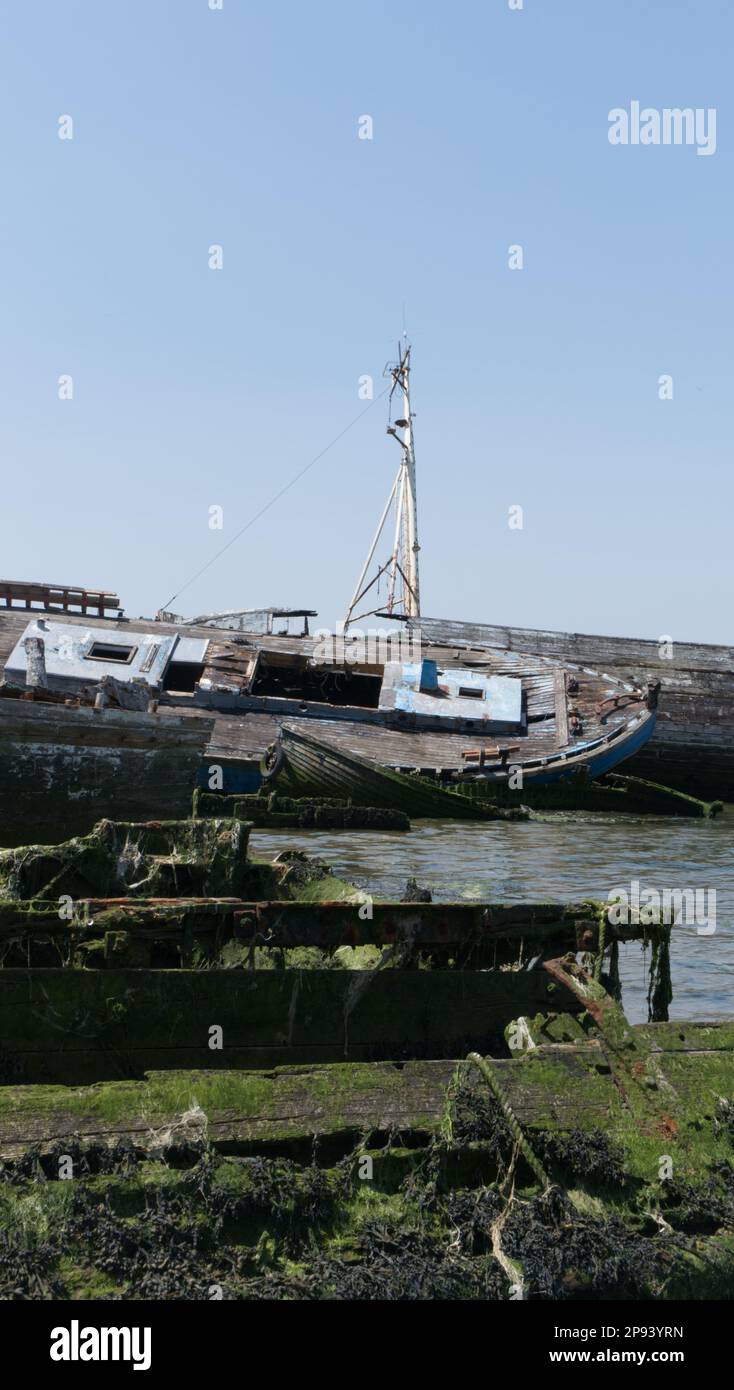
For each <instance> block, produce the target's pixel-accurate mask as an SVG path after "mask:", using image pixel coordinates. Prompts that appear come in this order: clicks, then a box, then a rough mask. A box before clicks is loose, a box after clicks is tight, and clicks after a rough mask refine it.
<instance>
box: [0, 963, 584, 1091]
mask: <svg viewBox="0 0 734 1390" xmlns="http://www.w3.org/2000/svg"><path fill="white" fill-rule="evenodd" d="M548 1009H560V1010H561V1011H566V1012H570V1013H576V1012H578V1011H579V1009H580V1005H579V1003H578V1002H577V1000H576V999H575V998H574V996H573V995H572V994H571V993H570V992H569V991H568V990H567V989H565V988H564V987H563V986H562V985H557V984H554V983H553V982H552V981H551V980H550V979H549V977H548V976H547V975H546V974H545V972H544V971H517V972H512V971H499V970H497V971H463V970H389V969H387V970H380V971H377V970H372V971H363V970H332V969H327V970H323V969H322V970H243V969H233V970H207V969H202V970H130V969H128V970H68V969H67V970H64V969H58V970H55V969H44V968H37V969H31V970H23V969H9V970H2V971H0V1036H1V1037H2V1038H3V1039H4V1044H3V1046H4V1051H5V1052H6V1054H7V1058H8V1059H9V1061H8V1063H7V1064H8V1065H9V1066H10V1067H12V1068H17V1069H18V1076H19V1079H20V1080H24V1081H29V1082H30V1081H39V1082H40V1081H49V1082H51V1081H53V1082H59V1083H62V1084H74V1083H76V1082H79V1083H82V1082H85V1081H90V1080H104V1079H107V1078H114V1077H120V1076H133V1077H134V1076H140V1075H142V1073H143V1072H145V1071H147V1070H150V1069H161V1068H163V1069H166V1068H169V1067H172V1068H180V1067H213V1068H220V1067H221V1068H223V1069H224V1070H233V1069H239V1068H242V1067H267V1068H269V1067H272V1066H274V1065H284V1064H286V1063H289V1062H298V1063H313V1062H325V1061H332V1062H343V1061H349V1060H358V1061H366V1060H381V1059H388V1058H389V1059H391V1060H398V1059H400V1058H411V1057H412V1058H414V1057H420V1056H425V1057H432V1058H442V1057H453V1056H457V1055H462V1054H465V1053H466V1052H468V1051H469V1050H470V1048H472V1047H474V1048H479V1049H480V1050H485V1051H492V1050H494V1049H496V1047H497V1045H498V1042H501V1039H502V1034H503V1031H504V1029H505V1027H506V1026H507V1025H508V1024H509V1023H510V1022H512V1020H513V1019H515V1018H517V1017H518V1016H520V1015H528V1016H532V1015H535V1014H536V1013H538V1012H540V1011H541V1010H543V1011H547V1010H548ZM215 1026H216V1027H218V1028H221V1030H222V1036H221V1041H222V1046H221V1048H216V1049H212V1048H210V1046H209V1043H210V1039H211V1036H212V1035H211V1033H210V1030H211V1029H212V1028H213V1027H215Z"/></svg>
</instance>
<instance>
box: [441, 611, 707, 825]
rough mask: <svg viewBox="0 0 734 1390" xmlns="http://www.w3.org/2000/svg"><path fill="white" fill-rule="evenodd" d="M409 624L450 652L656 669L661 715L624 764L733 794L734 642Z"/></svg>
mask: <svg viewBox="0 0 734 1390" xmlns="http://www.w3.org/2000/svg"><path fill="white" fill-rule="evenodd" d="M415 626H417V627H420V630H421V633H422V637H423V641H424V642H425V643H426V644H431V643H436V644H438V645H439V646H441V647H452V648H454V649H455V650H456V651H463V650H466V649H467V648H471V647H484V646H489V647H496V648H499V649H501V650H503V651H513V652H527V653H531V652H532V653H537V654H538V655H540V656H546V657H549V658H551V659H553V660H555V661H573V662H578V663H579V664H581V665H586V664H588V665H590V666H593V667H594V668H595V669H597V670H601V671H608V672H609V673H610V674H611V675H615V676H617V677H622V678H623V679H626V680H627V679H639V678H640V676H642V675H644V674H647V673H648V672H649V673H651V674H653V675H655V676H656V677H657V679H659V680H660V681H661V682H662V691H661V715H660V718H659V719H658V722H657V727H656V729H655V733H654V735H653V737H652V738H651V739H650V741H649V743H647V744H646V745H645V746H644V747H643V748H641V749H639V750H638V751H637V753H636V754H635V756H634V761H633V763H632V764H631V765H630V768H629V771H630V772H632V773H633V774H636V775H637V776H640V777H649V778H651V779H652V780H654V781H657V782H662V783H665V784H666V785H669V786H674V787H678V788H680V789H681V790H682V791H686V792H690V793H692V794H693V795H694V796H701V797H707V798H714V797H719V798H721V799H722V800H724V801H731V800H734V648H732V647H725V646H714V645H711V644H706V643H698V644H696V643H690V642H673V643H672V644H670V645H667V644H666V642H665V641H664V640H661V641H660V642H658V641H647V640H642V639H637V638H627V637H601V636H592V635H587V634H583V633H571V632H552V631H546V630H542V629H535V628H517V627H501V626H493V625H491V624H487V623H464V622H454V621H451V620H448V619H439V618H421V619H420V620H419V621H418V622H416V624H415ZM668 651H669V652H670V656H668V655H665V653H666V652H668Z"/></svg>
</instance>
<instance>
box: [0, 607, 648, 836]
mask: <svg viewBox="0 0 734 1390" xmlns="http://www.w3.org/2000/svg"><path fill="white" fill-rule="evenodd" d="M28 616H29V615H28V614H24V615H21V614H15V613H13V614H11V613H3V614H0V638H3V639H4V642H5V647H6V653H7V654H6V657H5V662H4V693H5V699H0V730H2V729H6V731H7V733H6V734H0V760H2V765H3V767H4V768H5V769H6V770H7V774H8V775H7V777H6V778H4V794H5V796H6V797H7V799H8V810H10V809H11V808H12V805H13V804H14V801H15V791H14V790H13V788H14V787H16V786H17V785H19V783H20V782H21V781H22V780H23V779H24V778H25V777H26V773H27V765H28V760H29V759H31V760H32V758H33V757H34V756H35V754H34V745H35V743H36V742H37V739H35V738H34V737H33V733H32V731H31V730H30V728H29V726H30V725H31V724H32V725H33V729H34V730H35V729H38V728H39V727H40V726H42V725H44V724H45V725H46V726H47V732H46V734H45V738H46V741H48V740H49V739H50V738H52V731H53V730H54V729H55V730H56V734H58V731H59V727H60V725H61V724H65V725H68V724H69V723H70V722H72V719H71V717H70V715H69V713H68V710H69V708H70V706H69V705H67V704H65V703H64V701H72V702H81V704H83V705H91V706H92V707H96V708H92V710H91V711H90V710H87V711H86V714H84V715H79V714H78V713H77V716H75V717H77V718H78V719H81V720H82V721H83V722H84V723H85V724H86V725H90V726H94V727H99V729H103V728H107V729H108V730H109V740H110V741H111V744H112V747H113V751H114V747H115V742H114V731H113V728H112V725H113V722H114V721H112V720H111V719H110V715H111V714H112V712H113V711H115V710H116V712H117V714H118V720H117V722H118V723H119V725H120V728H121V729H122V727H123V725H125V723H126V721H125V720H124V719H123V718H122V714H123V711H124V710H125V707H127V708H128V709H132V711H134V712H136V713H137V715H138V717H139V718H140V719H142V720H143V722H145V721H146V720H147V721H148V736H149V737H150V739H151V740H152V744H153V746H154V745H155V741H156V739H157V738H158V736H159V732H160V738H161V740H162V741H165V740H168V741H170V740H171V739H174V737H180V736H181V730H182V728H185V727H186V726H185V724H184V725H182V723H181V716H186V715H189V716H194V717H195V718H199V719H201V718H202V717H204V718H212V719H213V721H214V724H213V727H212V726H208V727H207V728H204V727H199V728H198V729H196V728H195V726H190V740H189V742H190V743H194V742H196V739H197V737H198V738H201V737H202V736H203V735H204V734H205V733H206V734H210V737H209V741H208V747H207V752H206V754H205V756H204V757H203V758H202V761H201V765H200V769H199V782H200V785H202V786H204V787H206V788H208V789H210V790H217V791H224V792H230V793H232V792H237V791H243V792H247V791H254V790H257V787H258V785H259V783H260V772H259V767H260V760H261V758H262V756H263V754H264V753H265V751H266V749H267V748H268V746H269V745H270V744H271V743H272V742H273V741H274V740H275V738H276V737H277V733H278V729H279V728H280V726H281V725H282V723H283V722H284V721H287V722H288V724H289V726H291V727H293V728H294V729H295V730H296V731H298V730H301V731H303V730H304V729H305V728H309V729H313V730H314V732H316V730H318V737H319V739H320V740H323V742H324V743H326V744H328V745H330V746H333V747H335V748H337V749H338V750H339V751H341V752H343V753H345V754H346V755H356V756H358V757H366V758H368V759H371V760H372V761H374V762H376V763H379V764H381V765H382V766H384V767H388V768H395V769H397V770H400V771H413V770H414V771H417V772H422V773H424V774H428V775H429V776H431V777H433V778H434V779H438V780H443V781H457V780H461V779H466V778H481V779H488V780H497V781H503V780H508V779H510V781H511V784H512V785H515V786H522V785H523V783H524V782H525V781H533V782H538V783H542V782H554V781H556V780H558V779H562V778H565V777H569V776H572V775H573V774H574V773H575V772H576V770H577V769H578V768H580V767H583V768H586V769H587V771H588V774H589V775H590V776H597V775H599V774H600V773H602V772H605V771H607V770H609V769H610V768H612V767H615V766H616V765H617V764H618V763H620V762H622V761H623V760H624V759H625V758H627V757H629V756H630V755H631V754H632V753H634V752H635V751H636V750H637V749H639V748H640V747H641V746H642V744H644V743H645V742H646V740H647V739H649V737H650V736H651V734H652V731H653V729H654V727H655V718H656V706H657V687H656V686H654V685H651V686H648V687H646V688H644V689H643V688H640V687H639V686H635V685H633V684H632V683H631V682H622V681H618V680H615V679H613V678H611V677H607V676H605V675H604V674H602V673H599V672H596V671H593V670H591V669H589V668H581V667H577V666H572V665H570V664H569V665H568V666H567V667H563V666H560V665H558V664H556V663H554V662H552V661H549V660H548V659H546V658H544V657H537V658H536V657H531V656H524V655H520V654H517V653H514V652H495V651H492V650H490V649H487V650H485V651H483V652H477V651H472V652H471V653H470V654H469V655H468V656H467V657H466V658H465V659H462V658H461V657H460V658H459V659H458V660H457V659H454V657H453V652H451V651H443V650H441V649H433V655H432V656H431V658H428V659H427V658H422V657H420V656H418V659H416V655H417V653H416V651H415V648H412V647H411V648H406V647H405V646H404V644H403V643H402V640H401V641H398V642H393V643H392V644H391V645H390V646H389V648H388V650H387V652H385V653H382V655H383V656H384V657H385V658H386V659H383V660H381V661H380V660H378V659H376V654H375V653H374V652H373V651H370V650H369V644H368V643H367V642H365V641H364V639H361V638H360V637H359V636H354V637H351V638H350V637H346V638H338V639H335V640H334V642H333V643H332V642H331V639H326V638H325V637H324V636H323V635H321V634H317V635H316V636H314V637H306V636H301V637H297V638H291V639H286V638H285V637H278V636H272V637H268V636H254V635H253V636H247V635H246V634H238V635H237V636H234V637H232V638H229V637H226V638H225V636H224V634H222V633H221V632H218V633H217V634H216V635H213V634H212V631H211V629H207V628H199V627H185V628H177V627H176V626H175V625H170V624H163V623H154V622H150V623H148V622H143V621H142V620H138V621H136V622H134V623H125V622H122V621H120V620H113V621H111V622H109V621H108V622H107V623H105V624H104V626H102V625H101V624H99V623H95V624H89V623H88V622H87V621H86V620H85V619H84V618H83V617H81V616H77V615H72V614H71V613H64V614H61V615H59V616H56V615H52V614H50V613H49V614H48V615H44V616H40V615H38V616H35V617H31V618H30V621H27V619H28ZM397 636H398V637H400V636H401V634H400V633H398V634H397ZM13 638H14V639H15V640H14V641H13V640H12V639H13ZM391 656H394V658H395V659H389V658H390V657H391ZM18 694H20V695H21V696H25V695H29V694H30V695H33V697H34V698H33V700H28V701H26V700H25V699H17V698H15V699H12V698H11V696H13V695H15V696H16V697H17V696H18ZM46 695H48V698H46ZM27 711H32V713H30V714H28V713H27ZM167 718H169V719H176V720H177V721H178V722H177V724H176V725H173V724H169V725H166V722H165V721H166V719H167ZM18 721H20V726H19V724H18ZM127 722H130V721H127ZM24 730H25V733H24V732H23V731H24ZM56 734H54V736H53V737H54V738H55V739H56V741H57V742H58V738H57V737H56ZM24 740H25V742H24ZM52 741H53V739H52ZM24 750H25V751H24ZM212 769H214V770H212ZM48 775H50V776H51V777H52V778H53V767H51V771H50V773H49V774H48ZM148 782H149V779H146V783H148ZM139 787H140V791H141V792H142V791H143V790H144V787H143V785H142V784H139ZM26 789H27V784H26ZM96 810H97V814H101V813H103V812H102V810H101V807H100V804H99V803H98V804H97V808H96Z"/></svg>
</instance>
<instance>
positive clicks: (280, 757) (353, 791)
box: [263, 711, 655, 819]
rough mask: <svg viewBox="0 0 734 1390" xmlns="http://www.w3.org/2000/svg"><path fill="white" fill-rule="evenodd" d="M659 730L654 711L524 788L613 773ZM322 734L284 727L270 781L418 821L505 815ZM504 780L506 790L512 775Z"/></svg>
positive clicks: (537, 771) (536, 770) (528, 779)
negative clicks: (391, 809) (397, 812)
mask: <svg viewBox="0 0 734 1390" xmlns="http://www.w3.org/2000/svg"><path fill="white" fill-rule="evenodd" d="M654 726H655V714H654V711H652V712H649V713H646V715H645V716H644V717H643V718H642V719H641V720H639V722H638V723H637V727H636V728H635V727H633V728H630V729H629V730H627V731H625V732H624V733H622V735H621V736H620V737H619V738H617V739H616V741H615V742H614V743H612V744H611V745H610V746H608V747H606V748H605V749H604V750H602V751H600V752H598V753H597V754H595V755H591V754H585V753H584V752H582V751H579V752H578V753H577V754H576V755H575V756H574V757H569V758H568V759H567V760H564V761H563V763H562V764H559V763H558V762H556V763H555V764H553V765H551V766H545V767H543V766H540V767H529V768H528V767H523V787H525V786H527V787H531V788H532V787H543V786H552V785H554V784H557V783H561V782H564V781H565V780H567V779H570V778H571V777H573V776H574V774H575V773H578V771H579V769H582V770H583V771H585V772H586V773H587V775H588V776H589V777H592V778H593V777H595V776H597V775H599V774H601V773H604V772H607V771H608V770H609V768H610V767H614V766H616V765H617V763H619V762H621V761H623V759H624V758H625V757H629V756H630V755H631V754H632V753H633V752H635V751H636V749H637V748H638V747H640V746H641V744H642V743H644V742H645V741H646V740H647V739H648V738H649V737H650V734H651V732H652V729H653V728H654ZM319 733H320V734H321V733H324V734H326V737H320V738H314V737H313V735H311V734H310V733H306V731H305V730H304V729H303V728H302V727H301V728H300V729H296V728H294V727H293V726H291V725H289V724H284V725H283V726H282V727H281V730H280V734H279V736H278V741H277V743H276V744H275V746H274V749H273V752H272V754H269V755H268V756H267V757H266V759H265V760H264V762H263V775H264V778H265V780H266V781H267V782H268V783H270V782H272V783H273V784H276V783H277V785H278V786H279V787H281V786H282V787H283V788H286V789H287V790H288V791H290V792H291V793H292V794H293V795H301V796H303V795H315V796H333V797H342V798H347V799H351V800H352V801H354V802H355V803H357V804H359V805H363V806H390V807H394V808H395V809H397V810H402V811H404V812H405V813H406V815H408V816H410V817H413V818H420V817H429V818H442V817H450V818H455V819H472V818H475V819H481V818H483V817H486V818H490V817H492V816H493V815H495V816H496V815H498V814H502V812H501V810H500V809H499V808H498V807H496V806H494V804H493V803H492V802H491V801H490V800H489V799H487V800H484V799H481V798H479V797H471V796H462V795H461V792H459V791H453V790H448V789H446V788H444V787H442V786H441V785H440V784H439V783H438V782H437V781H436V782H434V783H431V782H430V781H428V780H427V779H426V778H422V777H415V776H406V775H405V774H403V773H399V772H396V771H395V770H394V769H392V768H387V767H382V766H380V765H379V763H377V762H373V761H371V760H369V759H367V758H360V757H358V756H357V755H356V754H354V753H351V752H348V751H346V750H345V749H344V748H337V747H335V746H334V745H333V744H332V743H330V742H329V741H328V732H327V730H326V729H325V728H324V726H322V727H321V728H320V729H319ZM447 771H448V769H447ZM498 781H499V785H500V786H503V785H504V784H505V783H506V781H507V777H506V774H504V775H503V776H502V778H501V780H499V779H498ZM490 785H491V784H490Z"/></svg>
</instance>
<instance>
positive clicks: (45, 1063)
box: [0, 820, 734, 1300]
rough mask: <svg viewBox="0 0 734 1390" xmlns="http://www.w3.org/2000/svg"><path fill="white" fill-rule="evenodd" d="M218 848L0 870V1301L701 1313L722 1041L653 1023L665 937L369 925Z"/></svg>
mask: <svg viewBox="0 0 734 1390" xmlns="http://www.w3.org/2000/svg"><path fill="white" fill-rule="evenodd" d="M247 832H248V827H247V826H243V825H241V824H239V823H238V822H236V821H231V820H230V821H210V820H206V821H199V822H188V823H181V822H179V823H168V824H160V823H155V824H147V825H135V824H109V823H108V824H104V825H101V826H99V827H98V828H97V830H96V831H95V832H94V833H93V834H92V835H91V836H90V837H88V838H87V839H85V840H78V841H75V842H70V843H67V844H64V845H57V846H53V847H49V846H36V847H33V846H26V847H24V848H23V849H22V850H19V851H17V852H8V853H6V854H3V855H0V1039H1V1040H2V1041H1V1044H0V1080H1V1081H2V1083H3V1084H2V1085H0V1169H1V1171H2V1177H3V1179H4V1184H3V1192H4V1197H3V1202H2V1204H0V1244H1V1245H2V1250H3V1258H2V1261H0V1297H12V1298H14V1299H18V1298H35V1297H38V1289H39V1287H43V1288H45V1287H48V1286H50V1287H51V1288H52V1289H53V1290H55V1291H56V1294H57V1296H70V1297H71V1296H73V1297H75V1298H86V1297H91V1296H94V1297H99V1296H100V1290H102V1292H103V1294H104V1296H106V1297H114V1298H131V1297H138V1298H139V1297H140V1296H145V1295H151V1296H154V1297H156V1298H162V1297H163V1298H182V1297H188V1298H201V1297H211V1284H212V1283H219V1284H220V1285H221V1283H222V1281H223V1280H224V1282H225V1283H226V1296H227V1297H228V1298H235V1299H240V1298H251V1297H263V1296H270V1297H280V1298H286V1297H287V1298H294V1297H295V1298H302V1297H317V1298H328V1297H340V1298H375V1297H397V1298H416V1297H439V1296H442V1297H450V1298H478V1299H482V1300H486V1299H507V1298H513V1299H525V1298H554V1299H555V1298H595V1299H606V1298H620V1297H635V1298H641V1299H652V1298H655V1299H665V1298H674V1297H684V1298H712V1297H724V1296H726V1292H727V1290H730V1288H731V1278H732V1273H733V1272H734V1253H733V1252H734V1243H733V1233H734V1182H733V1175H734V1163H733V1161H732V1160H733V1159H734V1107H733V1106H732V1102H731V1096H732V1091H733V1086H734V1027H733V1026H732V1024H731V1023H730V1022H729V1023H727V1022H725V1021H712V1022H709V1023H701V1022H697V1023H689V1022H684V1021H679V1020H676V1021H675V1022H674V1023H667V1022H666V1021H665V1015H666V1011H667V1004H668V1000H669V997H670V991H669V975H668V967H667V961H668V956H667V951H668V940H669V934H670V928H669V927H665V926H657V925H655V924H652V923H648V924H646V925H645V926H644V927H642V926H640V925H635V924H630V925H629V926H621V925H620V924H619V923H618V922H617V921H616V919H615V916H614V914H612V913H610V911H609V910H608V905H605V904H602V903H576V904H560V903H558V904H553V903H541V904H527V903H524V904H499V903H475V902H471V903H468V902H462V903H422V902H419V903H415V902H411V903H395V902H379V901H377V900H375V899H373V898H371V897H367V896H366V895H365V894H364V893H363V892H360V891H359V890H357V889H355V888H353V887H352V886H351V885H348V884H344V883H340V882H339V881H338V880H336V879H335V878H334V877H333V876H332V875H331V874H330V873H329V871H328V868H326V866H324V865H322V864H320V863H318V862H312V861H309V860H307V859H306V857H305V856H301V855H296V854H289V853H287V852H286V853H285V854H283V855H281V856H279V858H278V860H277V861H275V862H274V863H272V864H268V863H263V862H257V861H252V859H251V858H250V856H249V854H248V850H247V843H248V833H247ZM179 893H180V894H181V895H180V896H179V895H178V894H179ZM59 894H62V895H64V894H65V895H67V897H68V902H69V906H70V911H69V913H68V914H67V916H63V915H62V914H60V912H59ZM151 894H156V895H157V894H162V895H164V896H150V895H151ZM212 895H216V896H212ZM634 940H637V941H639V942H640V943H641V944H642V943H652V944H653V947H654V954H653V964H652V966H651V978H650V990H649V1000H650V1012H651V1016H652V1021H650V1022H648V1023H645V1024H638V1025H634V1026H631V1025H630V1024H629V1022H628V1020H627V1019H626V1017H625V1015H624V1013H623V1010H622V1007H621V1005H620V1003H619V1002H618V1000H617V998H616V997H615V995H616V992H617V988H618V975H617V964H616V963H617V953H618V951H619V949H620V944H621V942H623V941H634ZM69 1163H71V1165H72V1170H71V1171H69V1166H68V1165H69ZM40 1175H42V1176H43V1177H44V1178H45V1179H46V1181H40V1182H39V1176H40ZM61 1177H67V1178H68V1177H73V1179H74V1181H73V1183H71V1182H69V1183H63V1184H60V1183H59V1178H61ZM60 1186H63V1187H65V1188H67V1187H68V1189H69V1194H70V1196H71V1192H72V1189H73V1200H71V1201H68V1202H67V1201H65V1200H62V1197H61V1194H60V1193H59V1187H60ZM97 1233H99V1239H97ZM36 1235H39V1236H41V1237H42V1238H41V1239H36ZM171 1249H174V1250H175V1252H176V1258H175V1259H173V1260H172V1259H171V1258H170V1250H171ZM187 1252H190V1256H191V1258H190V1259H189V1253H187ZM222 1271H224V1273H222ZM39 1274H40V1276H42V1279H43V1284H42V1285H39Z"/></svg>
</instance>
